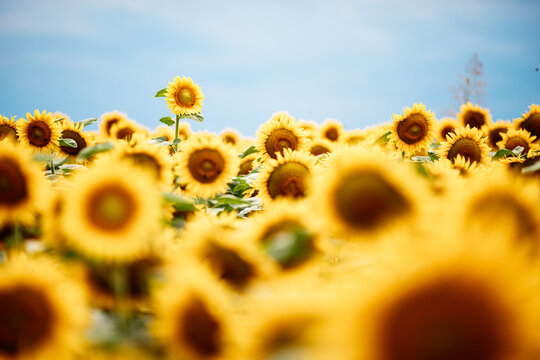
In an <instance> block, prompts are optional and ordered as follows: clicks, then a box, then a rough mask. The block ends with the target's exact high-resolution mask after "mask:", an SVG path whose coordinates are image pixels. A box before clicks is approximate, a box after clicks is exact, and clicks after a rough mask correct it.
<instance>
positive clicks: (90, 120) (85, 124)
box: [77, 118, 98, 128]
mask: <svg viewBox="0 0 540 360" xmlns="http://www.w3.org/2000/svg"><path fill="white" fill-rule="evenodd" d="M97 121H98V119H97V118H90V119H86V120H81V121H79V122H77V125H79V124H82V127H83V128H84V127H86V126H88V125H91V124H93V123H95V122H97Z"/></svg>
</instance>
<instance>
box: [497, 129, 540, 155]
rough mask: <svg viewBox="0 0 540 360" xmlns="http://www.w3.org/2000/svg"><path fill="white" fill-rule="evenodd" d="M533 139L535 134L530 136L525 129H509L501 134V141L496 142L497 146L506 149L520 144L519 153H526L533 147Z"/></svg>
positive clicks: (512, 148) (511, 148)
mask: <svg viewBox="0 0 540 360" xmlns="http://www.w3.org/2000/svg"><path fill="white" fill-rule="evenodd" d="M535 140H536V136H531V133H530V132H528V131H527V130H523V129H520V130H516V129H509V130H508V132H507V133H502V134H501V141H499V142H498V143H497V146H498V147H499V148H501V149H507V150H514V149H515V148H516V147H517V146H521V147H522V148H523V151H522V152H521V153H522V154H527V153H528V152H529V150H530V149H531V148H532V147H534V144H533V143H534V141H535Z"/></svg>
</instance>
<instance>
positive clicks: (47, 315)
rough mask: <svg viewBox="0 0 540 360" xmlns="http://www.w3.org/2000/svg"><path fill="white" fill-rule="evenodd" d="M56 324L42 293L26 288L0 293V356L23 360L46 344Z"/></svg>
mask: <svg viewBox="0 0 540 360" xmlns="http://www.w3.org/2000/svg"><path fill="white" fill-rule="evenodd" d="M53 321H54V312H53V309H52V308H51V305H50V303H49V300H48V299H47V298H46V297H45V296H44V294H43V293H42V291H41V290H37V289H34V288H32V287H30V286H27V285H18V286H16V287H13V288H8V289H2V290H0V354H4V355H6V356H7V357H8V358H12V357H13V358H17V359H18V358H19V357H21V358H23V357H24V356H23V354H24V353H28V352H30V351H32V350H35V349H36V348H39V347H40V346H41V345H43V344H44V343H45V342H46V341H47V338H48V337H49V336H50V334H51V331H52V330H53ZM2 357H3V356H2Z"/></svg>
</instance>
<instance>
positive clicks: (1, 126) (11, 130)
mask: <svg viewBox="0 0 540 360" xmlns="http://www.w3.org/2000/svg"><path fill="white" fill-rule="evenodd" d="M15 118H16V116H13V117H12V118H11V119H9V118H7V117H5V116H1V115H0V141H2V140H4V139H6V140H7V141H11V142H12V143H14V144H16V143H18V140H19V137H18V136H17V120H15Z"/></svg>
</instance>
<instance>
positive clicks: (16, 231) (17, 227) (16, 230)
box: [10, 222, 23, 248]
mask: <svg viewBox="0 0 540 360" xmlns="http://www.w3.org/2000/svg"><path fill="white" fill-rule="evenodd" d="M12 236H13V237H12V242H11V244H10V245H11V247H14V248H17V247H19V246H21V245H22V244H23V234H22V228H21V224H19V223H18V222H15V223H14V224H13V235H12Z"/></svg>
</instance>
